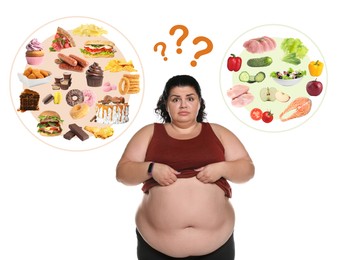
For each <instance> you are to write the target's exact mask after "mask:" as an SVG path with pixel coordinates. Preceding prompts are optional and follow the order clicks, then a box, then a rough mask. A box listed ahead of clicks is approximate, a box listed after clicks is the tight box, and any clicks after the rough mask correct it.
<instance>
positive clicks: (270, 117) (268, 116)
mask: <svg viewBox="0 0 346 260" xmlns="http://www.w3.org/2000/svg"><path fill="white" fill-rule="evenodd" d="M273 119H274V115H273V113H272V112H270V111H265V112H263V114H262V121H263V122H264V123H270V122H271V121H273Z"/></svg>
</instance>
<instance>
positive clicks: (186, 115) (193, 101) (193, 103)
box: [166, 86, 200, 122]
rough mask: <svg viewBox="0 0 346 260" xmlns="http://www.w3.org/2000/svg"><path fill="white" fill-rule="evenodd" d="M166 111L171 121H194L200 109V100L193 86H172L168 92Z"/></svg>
mask: <svg viewBox="0 0 346 260" xmlns="http://www.w3.org/2000/svg"><path fill="white" fill-rule="evenodd" d="M166 109H167V112H168V113H169V115H170V117H171V121H172V122H173V121H181V122H187V121H196V118H197V115H198V111H199V109H200V100H199V97H198V95H197V93H196V91H195V89H194V88H193V87H190V86H183V87H182V86H179V87H173V88H172V89H171V91H170V93H169V96H168V100H167V105H166Z"/></svg>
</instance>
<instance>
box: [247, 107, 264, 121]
mask: <svg viewBox="0 0 346 260" xmlns="http://www.w3.org/2000/svg"><path fill="white" fill-rule="evenodd" d="M250 116H251V118H252V119H253V120H256V121H258V120H261V118H262V110H261V109H259V108H257V107H255V108H253V109H252V110H251V112H250Z"/></svg>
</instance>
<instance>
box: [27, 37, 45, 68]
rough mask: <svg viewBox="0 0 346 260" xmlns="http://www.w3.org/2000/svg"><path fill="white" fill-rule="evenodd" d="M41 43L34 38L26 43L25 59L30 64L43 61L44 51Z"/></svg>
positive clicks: (37, 63)
mask: <svg viewBox="0 0 346 260" xmlns="http://www.w3.org/2000/svg"><path fill="white" fill-rule="evenodd" d="M42 49H43V48H42V45H41V43H40V42H39V41H38V40H37V39H36V38H34V39H32V40H31V41H30V42H29V43H28V44H27V45H26V53H25V56H26V61H27V63H28V64H30V65H39V64H41V63H42V61H43V56H44V52H43V51H42Z"/></svg>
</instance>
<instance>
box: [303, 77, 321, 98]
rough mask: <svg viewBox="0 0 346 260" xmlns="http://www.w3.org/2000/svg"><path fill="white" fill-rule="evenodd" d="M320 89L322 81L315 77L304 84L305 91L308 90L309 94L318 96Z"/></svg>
mask: <svg viewBox="0 0 346 260" xmlns="http://www.w3.org/2000/svg"><path fill="white" fill-rule="evenodd" d="M322 90H323V84H322V82H320V81H318V80H316V79H315V80H312V81H309V82H308V83H307V84H306V92H308V94H309V95H310V96H318V95H319V94H321V92H322Z"/></svg>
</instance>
